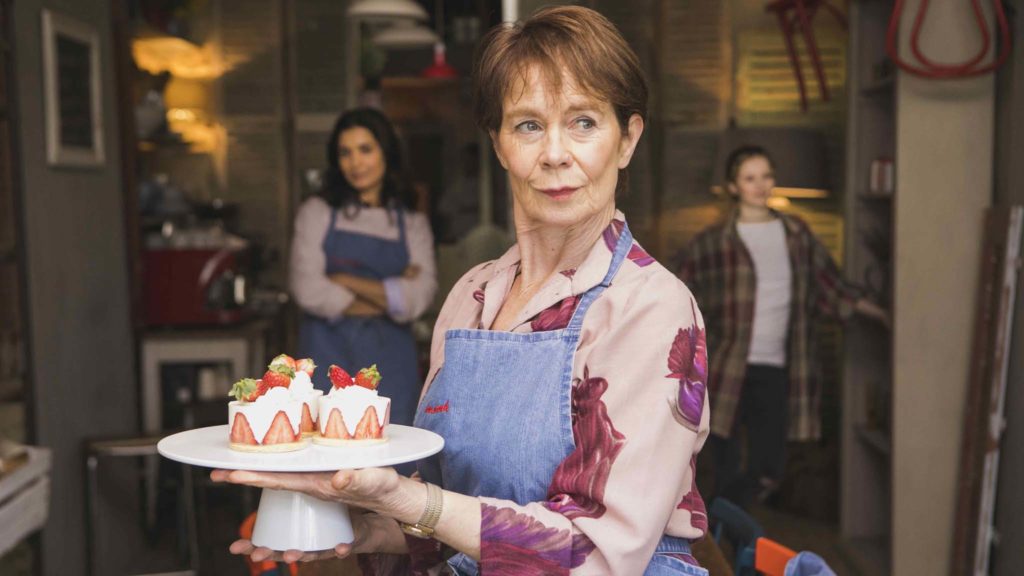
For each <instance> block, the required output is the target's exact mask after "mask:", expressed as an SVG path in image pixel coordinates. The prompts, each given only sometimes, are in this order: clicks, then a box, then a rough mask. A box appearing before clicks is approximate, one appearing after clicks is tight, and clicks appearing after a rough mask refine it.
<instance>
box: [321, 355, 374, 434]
mask: <svg viewBox="0 0 1024 576" xmlns="http://www.w3.org/2000/svg"><path fill="white" fill-rule="evenodd" d="M327 376H328V377H329V378H330V380H331V390H330V391H329V392H328V393H327V394H326V395H324V396H323V397H322V398H321V399H320V435H319V436H314V437H313V442H316V443H317V444H324V445H328V446H352V445H366V444H378V443H381V442H387V438H386V437H385V436H384V428H385V427H386V426H387V425H388V421H389V419H390V418H391V399H390V398H387V397H384V396H380V395H379V394H377V385H378V384H380V372H378V371H377V365H376V364H374V365H373V366H370V367H369V368H363V369H362V370H360V371H359V373H358V374H356V377H355V378H352V377H351V376H349V374H348V372H345V370H343V369H342V368H340V367H338V366H334V365H332V366H331V367H330V370H329V371H328V373H327Z"/></svg>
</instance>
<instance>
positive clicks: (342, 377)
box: [327, 364, 353, 388]
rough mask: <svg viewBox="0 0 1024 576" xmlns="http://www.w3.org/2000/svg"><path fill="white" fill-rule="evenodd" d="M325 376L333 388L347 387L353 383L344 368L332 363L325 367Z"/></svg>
mask: <svg viewBox="0 0 1024 576" xmlns="http://www.w3.org/2000/svg"><path fill="white" fill-rule="evenodd" d="M327 377H328V378H329V379H330V380H331V384H332V385H334V387H335V388H348V387H349V386H351V385H352V384H353V382H352V377H351V376H349V375H348V372H345V369H344V368H342V367H341V366H335V365H334V364H331V367H330V368H328V369H327Z"/></svg>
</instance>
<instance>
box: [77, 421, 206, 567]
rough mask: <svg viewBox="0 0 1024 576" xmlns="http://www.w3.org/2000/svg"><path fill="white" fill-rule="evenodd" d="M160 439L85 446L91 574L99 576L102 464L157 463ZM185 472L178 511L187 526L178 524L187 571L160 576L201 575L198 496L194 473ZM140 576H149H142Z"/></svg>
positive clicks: (109, 442) (113, 441)
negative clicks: (114, 460) (97, 536)
mask: <svg viewBox="0 0 1024 576" xmlns="http://www.w3.org/2000/svg"><path fill="white" fill-rule="evenodd" d="M161 438H162V437H161V436H147V437H141V438H127V439H119V440H102V441H95V442H89V443H88V444H87V445H86V454H85V472H86V475H85V483H86V501H85V507H86V517H87V519H88V520H87V521H88V526H87V529H86V538H87V545H88V549H87V553H88V573H89V574H90V575H93V576H95V574H96V556H95V554H96V552H95V546H96V542H95V533H96V530H97V528H98V526H99V512H98V508H99V482H98V478H97V476H98V471H99V465H100V460H101V459H105V458H126V457H128V458H146V459H147V460H151V461H154V462H156V461H157V459H158V458H159V455H158V453H157V450H156V445H157V442H159V441H160V439H161ZM182 466H183V467H184V470H183V471H182V475H181V476H182V481H181V484H180V485H179V487H178V488H179V490H178V492H179V494H178V509H179V511H180V512H181V515H182V516H183V520H184V522H181V523H179V534H180V535H181V538H180V540H179V541H180V542H184V548H185V553H186V555H187V556H188V569H187V570H182V571H179V572H162V573H160V576H196V575H197V574H198V573H199V538H198V529H197V525H196V507H195V493H194V491H193V483H192V469H191V467H190V466H185V465H182ZM138 576H146V575H144V574H140V575H138ZM151 576H156V575H151Z"/></svg>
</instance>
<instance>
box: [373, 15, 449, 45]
mask: <svg viewBox="0 0 1024 576" xmlns="http://www.w3.org/2000/svg"><path fill="white" fill-rule="evenodd" d="M440 41H441V37H440V36H438V35H437V33H436V32H434V31H433V30H431V29H430V28H427V27H426V26H421V25H419V24H417V23H415V22H413V21H411V20H399V21H398V22H395V23H394V24H393V25H391V26H388V27H387V28H385V29H383V30H381V31H380V32H378V33H377V34H375V35H374V36H373V43H374V44H376V45H377V46H379V47H381V48H420V47H423V46H433V45H434V44H436V43H437V42H440Z"/></svg>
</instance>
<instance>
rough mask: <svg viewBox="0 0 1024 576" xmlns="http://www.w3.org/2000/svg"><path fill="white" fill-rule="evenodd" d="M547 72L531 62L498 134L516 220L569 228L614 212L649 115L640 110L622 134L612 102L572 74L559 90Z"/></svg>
mask: <svg viewBox="0 0 1024 576" xmlns="http://www.w3.org/2000/svg"><path fill="white" fill-rule="evenodd" d="M543 78H544V77H543V75H542V74H540V73H539V71H538V70H537V68H536V67H531V69H530V70H529V72H528V73H527V74H526V77H525V82H522V83H520V84H519V85H517V86H513V87H512V88H511V89H510V90H509V91H508V93H507V95H506V97H505V102H504V103H503V106H502V120H501V128H500V129H499V130H498V132H497V133H492V134H491V139H492V141H493V142H494V149H495V152H496V153H497V155H498V159H499V160H500V161H501V165H502V166H503V167H504V168H505V169H506V170H507V171H508V175H509V180H510V183H511V187H512V197H513V201H514V205H515V215H516V224H517V226H518V227H520V228H521V229H523V228H530V227H537V226H561V227H569V226H576V225H579V224H583V223H585V222H586V221H587V220H588V219H591V218H603V217H607V216H608V215H609V212H611V211H613V210H614V207H615V185H616V183H617V182H618V171H619V169H622V168H625V167H626V166H628V165H629V160H630V158H632V155H633V150H634V149H635V148H636V143H637V141H638V140H639V139H640V134H641V133H642V132H643V126H644V123H643V119H641V118H640V116H639V115H634V116H633V117H632V118H630V120H629V126H628V127H627V130H626V133H625V134H623V130H622V127H621V126H619V122H618V120H617V119H616V117H615V111H614V109H613V108H612V106H611V104H609V103H608V102H604V101H600V100H596V99H595V98H594V97H592V96H590V95H587V94H585V93H582V92H581V91H580V90H579V89H578V87H577V84H576V82H575V81H574V80H573V78H571V77H569V76H568V75H563V77H562V86H561V90H557V91H556V90H554V89H552V88H551V87H549V86H548V85H547V84H548V83H547V82H544V81H543Z"/></svg>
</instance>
